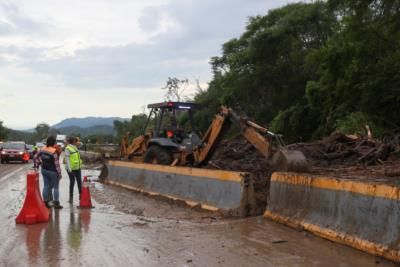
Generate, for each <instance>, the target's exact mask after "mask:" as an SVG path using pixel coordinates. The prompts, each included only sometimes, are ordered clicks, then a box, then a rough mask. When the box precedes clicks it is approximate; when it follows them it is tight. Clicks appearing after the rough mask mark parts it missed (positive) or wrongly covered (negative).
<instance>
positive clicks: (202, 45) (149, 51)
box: [24, 0, 269, 88]
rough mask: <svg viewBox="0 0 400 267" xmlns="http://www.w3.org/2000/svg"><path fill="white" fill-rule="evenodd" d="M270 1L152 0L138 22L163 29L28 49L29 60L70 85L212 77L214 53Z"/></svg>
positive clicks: (27, 63) (35, 68)
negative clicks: (117, 41) (59, 53)
mask: <svg viewBox="0 0 400 267" xmlns="http://www.w3.org/2000/svg"><path fill="white" fill-rule="evenodd" d="M268 7H269V4H267V3H266V2H265V1H262V0H252V1H251V4H249V1H245V0H231V1H226V0H212V1H211V0H207V1H192V0H175V1H171V2H169V3H168V4H166V5H160V6H147V7H145V8H143V9H142V13H141V16H140V17H138V25H139V27H140V29H141V30H142V31H145V32H152V33H154V32H158V34H156V35H151V36H149V38H148V39H147V41H146V42H142V43H128V44H123V45H113V46H109V45H106V46H101V45H100V46H94V47H93V46H92V47H88V48H83V49H77V50H75V51H74V53H73V54H72V55H70V56H67V57H60V58H55V59H48V60H43V58H42V57H41V56H40V53H39V54H32V55H26V54H25V62H24V64H25V66H26V67H29V68H31V69H32V70H33V71H37V72H42V73H47V74H52V75H56V76H57V77H60V78H62V79H63V82H64V83H65V85H66V86H74V87H82V88H96V87H109V88H115V87H138V86H143V87H146V86H155V85H157V84H158V85H160V84H162V83H163V82H164V81H165V80H166V78H167V77H169V76H177V77H189V78H190V77H193V76H201V77H204V78H205V79H208V78H209V77H210V67H209V65H208V61H209V58H210V57H212V56H215V55H218V54H219V53H220V48H221V45H222V44H223V43H224V42H226V41H228V40H229V39H231V38H234V37H237V36H239V35H240V33H241V32H242V31H243V30H244V28H245V25H246V22H247V20H248V17H249V16H254V15H258V14H264V13H266V11H267V9H268ZM166 25H167V26H166ZM163 27H164V30H161V31H160V29H162V28H163ZM41 52H43V51H41Z"/></svg>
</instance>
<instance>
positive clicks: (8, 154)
mask: <svg viewBox="0 0 400 267" xmlns="http://www.w3.org/2000/svg"><path fill="white" fill-rule="evenodd" d="M0 160H1V163H8V162H9V161H21V162H23V163H27V162H28V161H29V152H28V149H27V147H26V145H25V143H24V142H7V143H4V144H3V146H2V148H1V152H0Z"/></svg>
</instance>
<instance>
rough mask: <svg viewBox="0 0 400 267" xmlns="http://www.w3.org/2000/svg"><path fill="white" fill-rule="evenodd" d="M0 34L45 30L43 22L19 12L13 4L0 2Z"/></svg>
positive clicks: (18, 33) (19, 33)
mask: <svg viewBox="0 0 400 267" xmlns="http://www.w3.org/2000/svg"><path fill="white" fill-rule="evenodd" d="M0 16H1V20H0V35H21V34H26V33H28V34H29V33H33V32H39V31H43V30H45V28H46V27H45V24H44V23H41V22H40V21H37V20H35V19H33V18H30V17H29V16H26V15H25V14H22V13H21V12H20V9H19V8H18V6H16V5H15V4H11V3H0Z"/></svg>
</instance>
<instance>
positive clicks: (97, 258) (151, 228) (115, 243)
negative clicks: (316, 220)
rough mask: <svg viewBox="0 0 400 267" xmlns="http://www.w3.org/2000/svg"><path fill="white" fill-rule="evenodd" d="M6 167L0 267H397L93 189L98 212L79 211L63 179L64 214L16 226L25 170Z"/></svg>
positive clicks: (270, 228) (247, 223)
mask: <svg viewBox="0 0 400 267" xmlns="http://www.w3.org/2000/svg"><path fill="white" fill-rule="evenodd" d="M4 166H5V165H4ZM10 166H12V167H7V168H6V167H4V169H3V165H0V205H1V207H0V208H1V217H0V220H1V221H0V223H1V224H2V225H3V227H2V228H0V238H1V240H2V242H0V266H28V265H29V266H376V265H377V264H379V266H395V265H394V264H392V263H390V262H387V261H385V260H382V259H379V258H376V257H372V256H369V255H367V254H365V253H362V252H359V251H356V250H353V249H350V248H347V247H344V246H340V245H337V244H334V243H332V242H328V241H325V240H322V239H319V238H316V237H313V236H311V235H309V234H307V233H305V232H297V231H295V230H292V229H289V228H286V227H284V226H281V225H278V224H274V223H271V222H268V221H265V220H264V219H263V218H262V217H253V218H247V219H233V218H221V217H220V216H218V215H215V214H213V213H208V212H198V211H194V210H191V209H188V208H185V207H179V206H175V205H173V204H169V203H166V202H160V201H157V200H154V199H150V198H147V197H145V196H142V195H137V194H134V193H132V192H129V191H127V190H124V189H120V188H116V187H112V186H105V185H102V184H100V183H97V182H93V183H92V188H91V192H92V195H93V199H92V201H93V204H94V205H95V206H96V208H94V209H78V208H77V207H76V205H77V204H78V203H77V202H76V203H74V206H71V205H69V204H68V203H67V202H66V200H67V199H68V178H67V175H66V174H64V176H63V179H62V180H61V184H60V186H61V196H60V200H61V203H62V205H63V206H64V209H62V210H52V212H51V220H50V221H49V222H48V223H42V224H35V225H29V226H27V225H16V224H15V217H16V215H17V214H18V212H19V209H20V208H21V206H22V202H23V199H24V194H25V186H26V185H25V183H26V177H25V174H26V170H27V169H28V168H29V166H27V165H10ZM86 173H88V171H86ZM40 183H41V184H42V181H41V180H40ZM74 199H77V197H75V198H74Z"/></svg>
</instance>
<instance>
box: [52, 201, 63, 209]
mask: <svg viewBox="0 0 400 267" xmlns="http://www.w3.org/2000/svg"><path fill="white" fill-rule="evenodd" d="M53 207H54V208H55V209H62V208H63V206H61V205H60V201H54V206H53Z"/></svg>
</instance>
